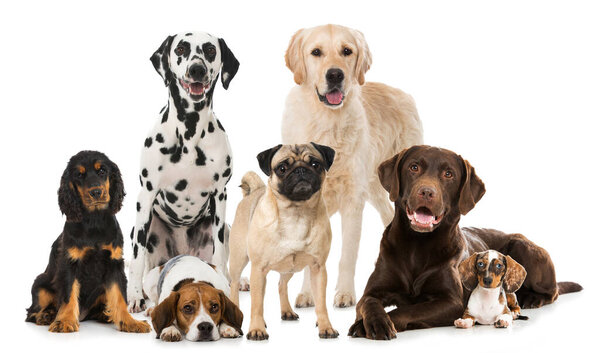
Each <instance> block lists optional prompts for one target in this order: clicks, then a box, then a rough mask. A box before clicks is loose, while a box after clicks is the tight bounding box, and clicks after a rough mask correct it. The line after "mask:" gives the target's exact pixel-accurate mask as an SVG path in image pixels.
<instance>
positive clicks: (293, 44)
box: [285, 29, 306, 85]
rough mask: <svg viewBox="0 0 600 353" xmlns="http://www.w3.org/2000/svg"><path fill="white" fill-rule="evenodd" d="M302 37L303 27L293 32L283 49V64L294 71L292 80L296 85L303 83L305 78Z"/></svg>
mask: <svg viewBox="0 0 600 353" xmlns="http://www.w3.org/2000/svg"><path fill="white" fill-rule="evenodd" d="M303 39H304V29H300V30H298V31H297V32H296V33H294V35H293V36H292V39H290V44H289V45H288V48H287V50H286V51H285V66H287V68H288V69H290V71H291V72H292V73H294V82H296V84H298V85H301V84H303V83H304V80H306V65H305V64H304V55H303V53H302V45H303Z"/></svg>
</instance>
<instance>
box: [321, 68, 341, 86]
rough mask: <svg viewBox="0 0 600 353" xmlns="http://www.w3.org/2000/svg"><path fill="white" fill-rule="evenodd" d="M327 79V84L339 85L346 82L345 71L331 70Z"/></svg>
mask: <svg viewBox="0 0 600 353" xmlns="http://www.w3.org/2000/svg"><path fill="white" fill-rule="evenodd" d="M325 78H326V79H327V83H330V84H337V83H340V82H342V81H343V80H344V71H342V70H340V69H329V70H327V73H326V74H325Z"/></svg>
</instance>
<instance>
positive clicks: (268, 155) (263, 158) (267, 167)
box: [256, 145, 281, 176]
mask: <svg viewBox="0 0 600 353" xmlns="http://www.w3.org/2000/svg"><path fill="white" fill-rule="evenodd" d="M280 148H281V145H277V146H275V147H273V148H269V149H268V150H264V151H262V152H261V153H259V154H258V155H257V156H256V159H258V165H259V166H260V170H262V171H263V173H265V174H267V176H270V175H271V161H272V160H273V156H274V155H275V153H277V151H279V149H280Z"/></svg>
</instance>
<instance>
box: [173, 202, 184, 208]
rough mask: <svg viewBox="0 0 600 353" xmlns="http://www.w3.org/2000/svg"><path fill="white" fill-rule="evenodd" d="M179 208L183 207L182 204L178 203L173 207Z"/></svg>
mask: <svg viewBox="0 0 600 353" xmlns="http://www.w3.org/2000/svg"><path fill="white" fill-rule="evenodd" d="M181 206H183V205H182V204H180V203H179V204H177V205H175V207H177V208H181Z"/></svg>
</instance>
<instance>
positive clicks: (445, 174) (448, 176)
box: [444, 169, 454, 179]
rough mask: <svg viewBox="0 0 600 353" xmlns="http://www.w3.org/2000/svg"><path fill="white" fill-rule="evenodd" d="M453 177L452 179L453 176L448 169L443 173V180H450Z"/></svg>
mask: <svg viewBox="0 0 600 353" xmlns="http://www.w3.org/2000/svg"><path fill="white" fill-rule="evenodd" d="M453 177H454V174H453V173H452V171H451V170H450V169H448V170H447V171H445V172H444V178H446V179H452V178H453Z"/></svg>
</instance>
